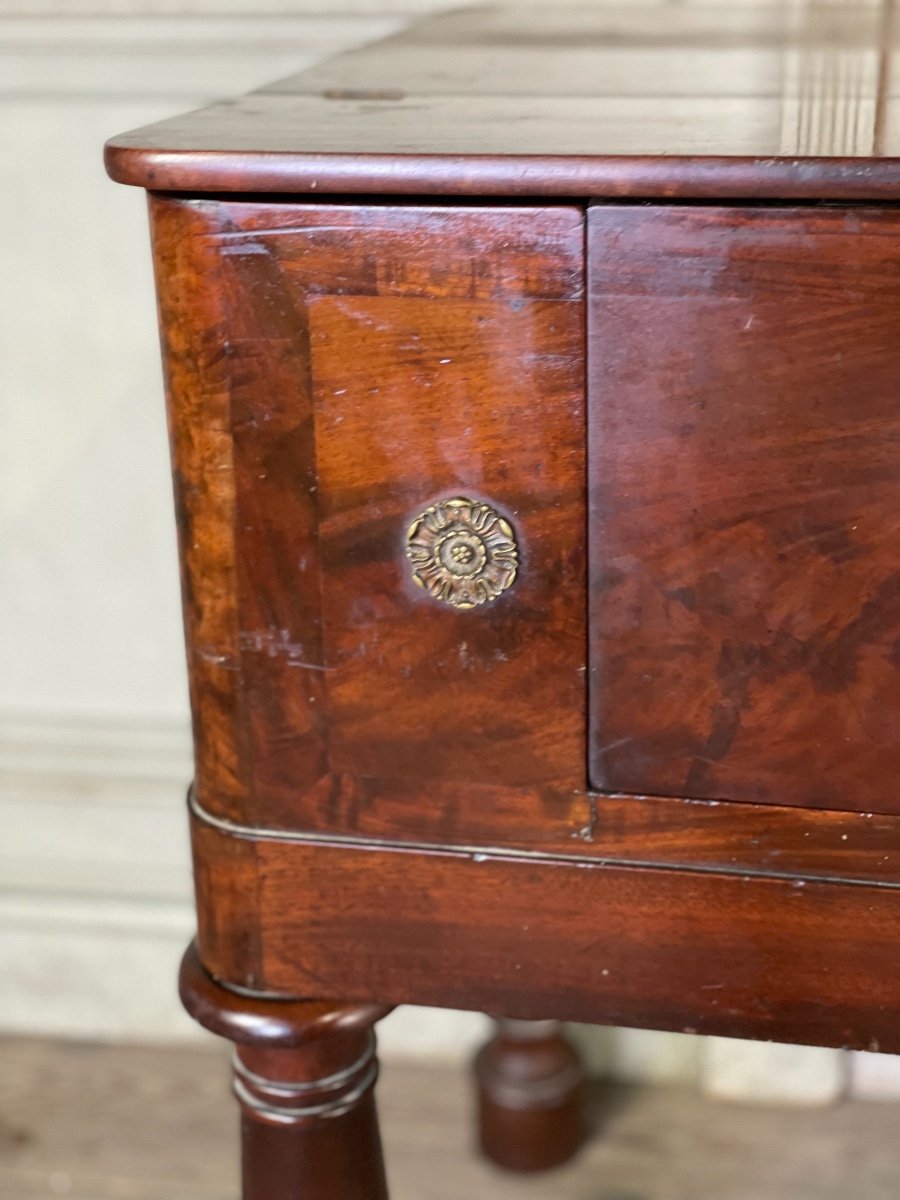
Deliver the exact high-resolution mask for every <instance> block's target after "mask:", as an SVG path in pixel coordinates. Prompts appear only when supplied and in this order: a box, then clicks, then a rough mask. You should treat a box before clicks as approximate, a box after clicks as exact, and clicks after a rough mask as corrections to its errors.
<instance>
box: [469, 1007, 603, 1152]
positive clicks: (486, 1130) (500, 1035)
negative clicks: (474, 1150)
mask: <svg viewBox="0 0 900 1200" xmlns="http://www.w3.org/2000/svg"><path fill="white" fill-rule="evenodd" d="M475 1075H476V1080H477V1085H478V1129H479V1139H480V1144H481V1150H482V1153H483V1154H485V1155H486V1157H487V1158H489V1159H491V1161H492V1162H495V1163H497V1164H498V1166H501V1167H506V1168H507V1169H508V1170H511V1171H545V1170H547V1169H548V1168H550V1167H558V1166H560V1165H561V1164H562V1163H564V1162H566V1161H567V1160H568V1159H569V1158H571V1157H572V1155H573V1154H575V1152H576V1151H577V1150H578V1148H579V1147H580V1146H581V1143H582V1141H583V1140H584V1132H585V1104H586V1082H585V1074H584V1068H583V1066H582V1063H581V1059H580V1057H579V1055H578V1052H577V1050H576V1049H575V1047H574V1046H573V1045H572V1044H571V1042H570V1041H569V1040H568V1039H567V1038H566V1036H565V1034H564V1033H563V1029H562V1026H561V1025H560V1023H559V1022H558V1021H512V1020H505V1019H504V1020H498V1021H497V1023H496V1029H495V1031H494V1036H493V1037H492V1038H491V1039H490V1041H488V1042H487V1043H486V1044H485V1045H484V1046H483V1047H482V1049H481V1050H480V1051H479V1052H478V1055H477V1057H476V1059H475Z"/></svg>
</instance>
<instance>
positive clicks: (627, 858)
mask: <svg viewBox="0 0 900 1200" xmlns="http://www.w3.org/2000/svg"><path fill="white" fill-rule="evenodd" d="M191 808H192V813H193V821H192V827H193V830H194V836H195V838H198V839H201V840H202V838H203V829H204V827H205V826H206V825H208V824H209V825H214V826H217V827H219V828H221V829H223V830H224V831H225V832H229V833H232V834H236V835H241V836H240V837H238V838H236V839H235V842H234V847H235V852H237V850H236V848H237V847H239V846H243V847H244V848H245V849H244V851H243V853H244V855H245V857H247V858H248V860H249V859H250V858H251V857H252V853H253V851H252V847H253V845H254V842H253V839H254V838H256V837H266V836H280V837H283V838H293V839H295V840H297V841H310V842H311V841H317V840H322V841H326V842H336V843H344V844H350V845H359V844H368V845H371V846H373V847H375V846H378V845H385V846H388V847H393V848H394V849H397V848H406V849H416V848H418V849H421V850H422V851H425V852H428V851H432V850H448V849H459V850H464V851H466V852H468V853H474V854H496V853H498V852H500V853H502V852H507V853H512V854H518V855H522V856H528V857H533V858H534V859H535V861H536V862H541V861H543V860H545V859H550V860H556V859H560V858H562V859H572V860H573V861H581V862H584V863H586V864H590V863H592V862H593V863H598V864H609V863H621V864H628V863H632V864H634V865H636V866H663V867H666V866H668V867H677V866H690V867H691V868H693V869H697V870H721V871H735V872H738V873H739V874H746V875H772V876H780V877H784V878H791V879H822V880H828V879H834V880H838V881H857V882H863V883H876V884H886V885H891V886H893V885H900V819H898V818H897V817H891V816H883V815H880V814H877V813H872V812H856V813H854V812H839V811H832V812H829V811H827V810H823V809H803V808H800V807H798V808H780V807H776V806H774V805H764V806H763V805H755V804H732V803H726V802H722V801H718V800H714V801H706V800H684V799H675V798H668V797H667V798H658V797H652V796H630V795H600V794H596V793H595V794H588V793H581V792H574V793H567V792H565V791H563V790H558V789H553V788H547V789H544V790H537V789H526V788H503V787H492V786H490V785H486V784H481V785H467V786H465V787H462V786H460V785H459V784H458V783H455V784H445V783H441V782H435V783H433V784H431V785H429V786H428V787H427V788H426V789H423V788H421V787H418V786H416V785H415V784H413V783H405V784H404V783H403V782H402V781H398V780H391V781H389V782H378V781H375V780H355V779H352V778H351V777H349V776H344V777H340V778H338V779H335V780H331V781H328V784H327V785H323V786H322V787H320V788H316V789H312V791H310V792H305V793H303V794H302V795H301V796H298V798H297V801H296V803H295V807H294V810H293V816H294V822H293V823H294V826H295V829H294V831H293V832H292V831H291V830H288V829H284V828H282V829H268V830H267V829H265V828H260V827H259V826H247V825H241V824H239V823H235V822H227V821H221V820H219V819H217V818H215V817H213V816H211V815H210V814H208V813H205V812H204V811H203V810H202V809H201V808H200V806H199V805H198V804H197V802H196V800H193V801H192V804H191ZM196 863H197V869H198V870H202V869H203V863H204V859H203V853H202V852H201V850H200V849H198V850H197V858H196ZM249 865H250V864H249V862H248V866H249ZM226 910H227V911H226ZM214 916H215V918H216V919H217V920H221V923H222V924H223V925H225V926H230V927H231V928H232V930H233V931H234V933H235V936H238V935H239V931H241V930H244V931H245V934H244V935H245V936H248V937H249V935H250V934H251V932H252V927H251V928H247V929H245V922H244V920H243V919H242V899H241V896H240V894H238V895H236V896H235V897H234V898H233V903H232V902H229V901H228V900H227V899H226V897H224V896H223V897H221V901H220V905H219V912H218V913H217V914H214ZM251 940H252V939H251Z"/></svg>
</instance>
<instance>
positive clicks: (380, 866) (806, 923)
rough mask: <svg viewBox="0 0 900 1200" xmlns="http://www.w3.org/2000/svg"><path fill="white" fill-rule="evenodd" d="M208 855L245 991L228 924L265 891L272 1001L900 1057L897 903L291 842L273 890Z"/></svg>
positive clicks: (728, 878) (663, 874)
mask: <svg viewBox="0 0 900 1200" xmlns="http://www.w3.org/2000/svg"><path fill="white" fill-rule="evenodd" d="M195 839H196V843H195V844H196V846H197V848H198V852H199V854H200V855H201V856H202V857H203V859H204V860H205V861H206V863H207V868H206V871H205V881H206V887H208V889H209V890H208V891H205V892H202V893H201V894H200V896H199V908H200V945H201V947H202V952H203V958H204V962H207V963H209V965H210V967H211V969H213V970H214V971H215V973H216V974H217V975H220V976H221V977H222V978H225V979H229V980H233V981H235V982H236V983H240V982H241V981H242V979H243V978H244V970H245V966H244V963H243V961H242V958H241V948H240V946H238V945H236V944H235V942H234V941H233V940H232V939H231V938H230V937H229V936H228V935H227V931H224V932H223V931H221V930H217V929H216V927H215V924H214V922H210V921H209V919H208V914H211V913H214V912H215V907H216V901H217V898H218V897H219V896H224V897H228V896H229V895H232V894H238V893H239V892H240V891H241V890H242V889H246V890H247V892H248V893H250V894H252V892H253V891H254V889H258V896H259V907H258V908H257V909H256V910H255V912H254V913H253V915H252V919H253V921H254V923H255V925H256V927H257V928H258V930H259V934H260V945H261V958H262V968H261V971H262V974H261V982H260V986H262V987H264V988H265V989H267V990H272V991H276V992H285V993H289V994H295V995H296V994H303V993H304V992H313V991H315V992H317V993H318V994H322V993H323V992H324V993H331V994H333V995H334V994H336V995H346V996H348V997H350V998H351V999H355V1000H371V999H372V998H376V997H377V998H378V1000H379V1001H381V1002H384V1003H411V1004H438V1005H445V1006H448V1007H457V1008H472V1009H480V1010H483V1011H485V1012H492V1013H497V1014H502V1015H504V1016H512V1017H520V1018H524V1019H536V1018H537V1019H540V1018H541V1017H542V1015H543V1014H546V1013H548V1012H552V1013H554V1014H555V1015H556V1016H557V1017H559V1018H560V1019H565V1020H574V1021H588V1022H591V1021H594V1022H597V1023H600V1024H618V1025H630V1026H642V1027H647V1028H653V1029H675V1030H693V1031H695V1032H699V1033H715V1034H721V1035H724V1036H726V1037H755V1038H764V1039H769V1038H771V1039H774V1040H776V1041H784V1042H793V1041H795V1042H806V1043H812V1044H820V1045H837V1046H843V1045H847V1046H853V1047H857V1048H863V1049H873V1048H879V1047H880V1048H881V1049H882V1050H885V1051H888V1052H892V1053H893V1052H896V1051H898V1050H900V1034H898V1026H897V1021H896V1006H897V997H898V995H900V962H898V958H897V955H896V953H895V949H896V929H897V922H898V920H900V889H898V888H896V887H881V886H870V885H866V884H849V883H837V882H820V881H815V880H803V879H781V878H766V877H758V876H755V875H747V874H743V873H740V872H736V873H734V874H724V873H721V872H711V871H704V870H690V869H681V870H673V869H649V868H638V867H635V866H618V865H599V864H596V863H591V864H582V863H574V862H569V861H553V860H539V861H534V860H530V859H517V858H514V857H510V856H507V855H500V854H490V853H485V852H483V851H482V852H476V853H469V854H461V853H450V852H443V853H439V852H436V851H434V852H424V851H418V852H416V851H412V850H410V851H400V850H391V849H387V848H385V847H380V848H379V847H349V846H338V845H329V844H327V843H314V844H310V843H304V842H302V841H298V842H290V841H282V840H277V839H263V840H259V841H258V842H257V845H256V848H257V856H258V860H257V861H258V872H259V873H258V876H257V877H256V878H253V877H252V876H248V875H246V874H245V873H236V871H235V861H236V860H229V858H228V856H227V855H226V854H225V853H222V850H221V849H220V843H221V842H222V840H226V841H228V840H231V839H230V838H229V835H228V834H225V833H223V832H222V831H220V830H216V829H213V828H211V827H206V828H204V829H203V830H202V831H201V830H199V829H198V830H195ZM324 896H328V897H331V898H333V902H332V903H330V904H329V905H328V906H325V905H323V903H322V897H324Z"/></svg>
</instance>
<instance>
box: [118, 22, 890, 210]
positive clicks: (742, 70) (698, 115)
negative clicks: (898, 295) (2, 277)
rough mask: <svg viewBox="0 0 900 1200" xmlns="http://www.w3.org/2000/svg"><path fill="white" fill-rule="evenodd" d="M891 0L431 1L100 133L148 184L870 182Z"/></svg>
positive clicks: (463, 186) (775, 194) (884, 182)
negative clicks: (408, 24)
mask: <svg viewBox="0 0 900 1200" xmlns="http://www.w3.org/2000/svg"><path fill="white" fill-rule="evenodd" d="M896 47H897V29H896V22H895V21H894V19H893V0H880V2H879V0H876V2H875V3H871V2H870V0H845V3H843V4H842V5H834V4H825V3H822V2H821V0H805V2H802V0H801V2H800V3H795V4H790V5H788V4H787V3H784V4H777V3H773V4H768V3H767V4H751V5H730V4H729V5H724V4H715V5H712V4H704V3H696V2H690V0H689V2H688V3H686V4H678V5H672V4H666V3H655V4H654V3H651V4H640V5H627V4H621V3H620V4H618V5H616V4H612V5H602V4H601V5H585V4H579V5H577V6H574V7H567V6H565V5H560V4H553V5H546V6H542V7H541V8H534V9H533V10H532V11H530V12H529V14H528V18H527V20H525V19H523V16H522V13H521V8H520V6H517V5H513V6H510V7H508V8H506V9H504V8H502V7H501V8H497V7H494V6H491V7H486V8H484V9H481V10H475V11H473V10H471V9H468V10H466V11H461V12H455V13H446V14H443V15H439V16H436V17H432V18H430V19H429V20H427V21H425V22H423V23H421V24H419V25H415V26H413V28H412V29H411V30H409V31H408V32H407V33H406V34H404V35H401V36H400V37H397V38H393V39H391V40H389V41H387V42H384V43H380V44H378V45H376V46H373V47H370V48H367V49H365V50H362V51H357V52H354V53H350V54H347V55H344V56H341V57H340V58H338V59H336V60H335V61H333V62H330V63H326V64H324V65H323V66H320V67H317V68H315V69H313V70H312V71H309V72H304V73H303V74H302V75H300V76H297V77H294V78H292V79H290V80H284V81H281V82H280V83H278V84H275V85H273V86H272V87H270V88H267V89H265V90H264V91H263V92H258V93H255V94H253V95H250V96H247V97H245V98H243V99H242V100H240V101H238V102H235V101H228V102H227V103H223V104H219V105H214V106H212V107H210V108H208V109H204V110H203V111H201V112H199V113H191V114H189V115H188V116H187V117H179V118H175V119H174V120H170V121H165V122H162V123H161V124H159V125H154V126H151V127H150V128H148V129H140V130H135V131H133V132H132V133H129V134H124V135H122V136H121V137H118V138H114V139H113V140H112V141H111V142H110V143H109V145H108V147H107V166H108V169H109V171H110V173H111V174H112V175H113V176H114V178H116V179H118V180H120V181H122V182H125V183H133V184H138V185H140V186H142V187H150V188H155V189H159V190H178V191H186V190H196V191H202V192H215V191H221V192H239V191H244V192H265V191H268V192H281V193H300V194H305V195H307V196H313V197H318V196H321V195H323V194H325V193H337V194H350V193H368V194H373V195H404V194H405V195H428V194H431V195H435V194H436V195H442V196H453V195H456V196H459V195H464V196H504V197H507V198H508V197H511V196H518V197H521V198H523V199H525V200H533V199H534V198H535V197H565V198H571V197H578V196H581V197H598V198H604V199H605V198H610V197H615V196H632V197H637V198H646V197H657V198H661V199H663V200H667V199H670V198H671V197H673V196H681V197H694V198H714V199H719V200H722V199H727V198H732V199H734V198H741V199H749V200H759V199H773V198H780V199H788V198H789V199H793V200H809V199H822V198H825V199H832V200H835V199H857V200H858V199H889V200H895V199H896V198H897V196H898V194H900V166H898V160H897V155H898V150H900V134H898V119H897V118H898V111H900V109H898V98H897V89H896V83H895V81H894V80H895V75H896V67H895V58H896Z"/></svg>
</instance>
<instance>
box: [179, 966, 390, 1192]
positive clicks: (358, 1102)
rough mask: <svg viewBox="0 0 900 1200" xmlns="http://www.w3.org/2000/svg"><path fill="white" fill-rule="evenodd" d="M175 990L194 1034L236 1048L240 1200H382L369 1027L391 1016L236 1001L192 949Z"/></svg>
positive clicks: (375, 1008) (373, 1009)
mask: <svg viewBox="0 0 900 1200" xmlns="http://www.w3.org/2000/svg"><path fill="white" fill-rule="evenodd" d="M180 990H181V998H182V1001H183V1003H184V1006H185V1008H187V1010H188V1012H189V1013H190V1014H191V1015H192V1016H193V1017H194V1018H196V1020H198V1021H199V1022H200V1024H201V1025H204V1026H205V1027H206V1028H207V1029H210V1030H212V1032H213V1033H217V1034H220V1035H221V1036H222V1037H226V1038H229V1039H230V1040H231V1041H233V1042H235V1043H237V1045H236V1047H235V1057H234V1091H235V1095H236V1096H237V1098H238V1100H239V1102H240V1105H241V1162H242V1179H243V1191H242V1196H243V1200H387V1184H386V1182H385V1175H384V1162H383V1159H382V1154H381V1141H380V1138H379V1134H378V1119H377V1116H376V1113H375V1093H374V1085H375V1080H376V1078H377V1075H378V1063H377V1059H376V1057H375V1034H374V1032H373V1030H372V1026H373V1024H374V1023H375V1021H377V1020H378V1019H379V1018H380V1017H383V1016H384V1015H385V1014H386V1013H387V1012H389V1011H390V1010H389V1008H388V1007H386V1006H381V1005H374V1004H340V1003H332V1002H319V1001H302V1000H271V999H267V998H260V997H255V996H247V995H244V994H238V993H236V992H233V991H231V990H229V989H228V988H225V987H223V986H222V985H221V984H219V983H217V982H216V981H215V980H214V979H213V978H212V977H211V976H210V975H208V974H207V973H206V971H205V970H204V969H203V967H202V965H201V964H200V961H199V958H198V957H197V953H196V950H195V949H194V947H190V948H189V949H188V951H187V953H186V954H185V957H184V960H183V962H182V966H181V977H180Z"/></svg>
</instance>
